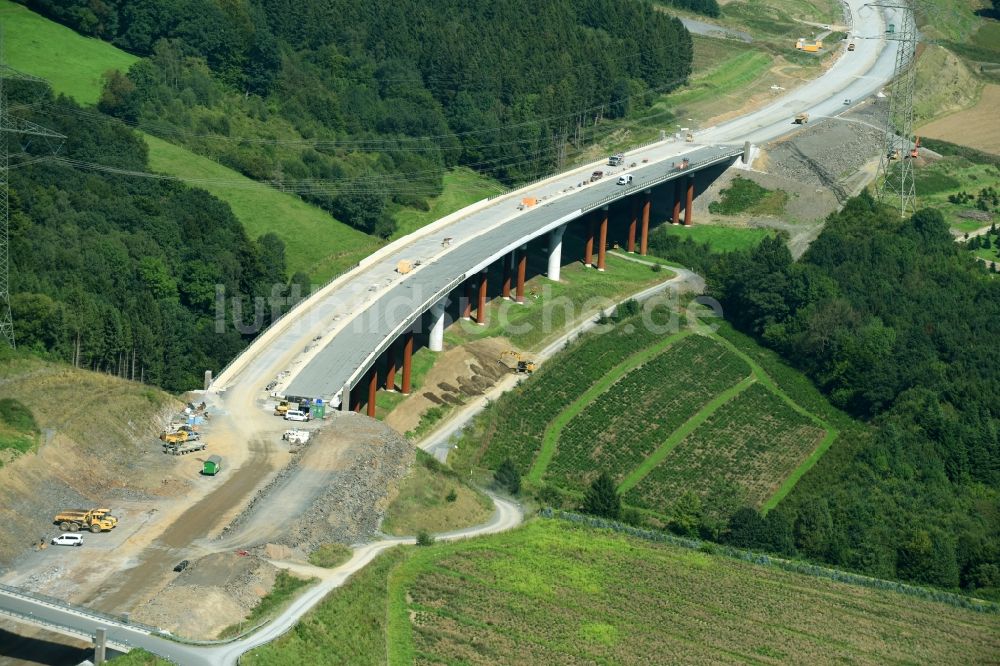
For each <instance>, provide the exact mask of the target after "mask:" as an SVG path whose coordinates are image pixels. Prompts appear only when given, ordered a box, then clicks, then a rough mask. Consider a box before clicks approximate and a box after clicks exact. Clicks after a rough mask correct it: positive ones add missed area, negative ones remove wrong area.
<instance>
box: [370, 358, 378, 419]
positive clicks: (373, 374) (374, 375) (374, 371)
mask: <svg viewBox="0 0 1000 666" xmlns="http://www.w3.org/2000/svg"><path fill="white" fill-rule="evenodd" d="M376 393H378V364H377V363H376V364H375V365H373V366H372V367H371V369H369V370H368V416H370V417H372V418H375V394H376Z"/></svg>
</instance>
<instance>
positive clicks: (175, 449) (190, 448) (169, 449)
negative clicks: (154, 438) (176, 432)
mask: <svg viewBox="0 0 1000 666" xmlns="http://www.w3.org/2000/svg"><path fill="white" fill-rule="evenodd" d="M204 450H205V442H183V443H179V444H169V443H167V442H164V443H163V452H164V453H166V454H169V455H172V456H183V455H185V454H187V453H194V452H195V451H204Z"/></svg>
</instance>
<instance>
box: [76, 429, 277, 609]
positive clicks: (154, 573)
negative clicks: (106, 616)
mask: <svg viewBox="0 0 1000 666" xmlns="http://www.w3.org/2000/svg"><path fill="white" fill-rule="evenodd" d="M268 448H269V447H268V446H267V445H266V444H265V443H264V442H263V441H261V440H256V439H255V440H253V441H252V442H251V443H250V446H249V454H250V456H249V458H248V459H247V461H246V462H245V463H244V464H243V465H241V466H240V467H239V469H236V470H233V471H232V472H231V476H230V478H229V479H227V480H226V482H225V483H223V484H221V485H219V487H218V488H217V489H216V490H214V491H212V492H211V493H209V494H208V495H206V496H205V497H204V498H203V499H202V500H201V501H199V502H198V503H196V504H194V505H193V506H191V507H189V508H188V509H187V510H186V511H185V512H184V513H183V514H181V515H180V517H179V518H177V520H175V521H173V522H172V523H171V525H170V527H168V528H167V529H166V530H164V532H163V534H162V535H160V537H159V538H158V539H156V540H155V541H154V542H153V543H152V544H151V545H150V547H149V548H148V549H146V550H145V551H144V556H143V557H142V559H141V560H140V562H139V564H138V566H136V567H133V568H132V569H129V570H127V571H125V572H123V573H122V575H121V576H116V577H114V578H112V579H111V580H110V581H109V582H108V583H106V584H105V585H104V586H103V587H101V588H100V590H99V591H98V594H97V596H96V598H95V599H94V600H93V601H92V603H91V604H90V605H91V606H92V607H94V608H97V609H98V610H101V611H105V612H109V613H119V612H122V611H123V610H126V609H131V608H132V607H134V606H135V605H136V604H137V602H140V601H142V600H143V599H145V598H146V597H148V596H149V595H150V594H152V593H155V592H156V590H158V589H159V588H160V586H161V585H162V584H163V583H165V582H166V580H165V579H167V578H168V577H169V572H170V571H171V569H172V567H173V566H174V565H175V564H176V563H177V562H179V561H180V560H182V559H183V558H184V554H185V551H184V550H183V549H184V548H185V547H187V546H188V545H190V544H191V543H192V542H193V541H195V540H196V539H199V538H201V537H205V536H207V535H208V534H209V533H210V532H211V531H212V530H213V529H215V528H217V527H218V523H219V522H220V520H221V519H222V518H223V517H224V516H225V515H226V514H227V513H229V512H230V511H232V510H233V509H235V508H236V507H238V506H241V505H242V504H243V502H244V501H245V500H246V498H247V496H248V495H249V494H250V493H251V492H253V490H254V488H256V487H257V486H258V485H259V484H260V483H261V481H263V479H264V477H265V476H267V474H268V473H269V472H271V471H272V465H271V456H270V455H269V451H268ZM226 472H229V470H224V472H223V473H226Z"/></svg>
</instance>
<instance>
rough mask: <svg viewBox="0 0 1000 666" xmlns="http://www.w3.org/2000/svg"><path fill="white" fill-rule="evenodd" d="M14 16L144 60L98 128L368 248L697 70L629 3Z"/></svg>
mask: <svg viewBox="0 0 1000 666" xmlns="http://www.w3.org/2000/svg"><path fill="white" fill-rule="evenodd" d="M25 4H27V5H28V6H29V7H31V8H32V9H35V10H37V11H39V12H41V13H44V14H46V15H47V16H50V17H52V18H54V19H56V20H58V21H62V22H64V23H66V24H68V25H70V26H71V27H73V28H75V29H77V30H79V31H81V32H83V33H84V34H89V35H95V36H97V37H100V38H102V39H106V40H109V41H111V42H113V43H114V44H116V45H118V46H120V47H122V48H123V49H126V50H128V51H131V52H133V53H137V54H140V55H144V56H149V57H148V58H144V59H143V60H141V61H140V62H138V63H137V64H136V65H134V66H133V67H132V68H131V70H130V71H129V72H128V74H127V76H121V75H109V77H108V81H107V85H106V89H105V93H104V96H103V98H102V99H101V102H100V108H101V109H102V110H104V111H105V112H107V113H110V114H112V115H115V116H117V117H119V118H122V119H124V120H126V121H128V122H138V123H140V125H141V126H142V127H144V128H146V129H147V130H149V131H152V132H154V133H157V134H159V135H161V136H163V137H165V138H168V139H170V140H171V141H175V142H180V143H183V144H185V145H187V146H189V147H191V148H192V149H194V150H196V151H197V152H199V153H202V154H205V155H208V156H210V157H212V158H214V159H217V160H218V161H220V162H222V163H224V164H226V165H228V166H231V167H233V168H235V169H237V170H239V171H241V172H243V173H245V174H246V175H248V176H250V177H252V178H256V179H260V180H264V181H267V182H272V183H274V184H275V185H276V186H279V187H282V188H285V189H288V190H290V191H294V192H298V193H299V194H301V195H302V196H303V197H304V198H305V199H306V200H308V201H310V202H313V203H316V204H317V205H319V206H321V207H323V208H325V209H326V210H328V211H329V212H331V213H332V214H333V215H334V216H336V217H337V218H338V219H341V220H342V221H344V222H346V223H348V224H351V225H352V226H354V227H357V228H359V229H362V230H364V231H366V232H369V233H373V234H377V235H380V236H388V235H389V234H390V233H391V232H392V230H393V221H392V218H391V212H392V208H393V207H394V206H400V205H410V206H418V207H425V206H426V200H427V198H428V197H431V196H434V195H436V194H438V193H439V192H440V190H441V174H442V170H443V169H444V168H446V167H450V166H454V165H457V164H462V165H467V166H471V167H473V168H476V169H478V170H480V171H483V172H485V173H488V174H490V175H492V176H495V177H497V178H499V179H501V180H503V181H505V182H508V183H511V182H515V181H523V180H526V179H530V178H533V177H536V176H538V175H540V174H543V173H546V172H548V171H550V170H551V169H552V168H553V167H554V166H556V165H557V164H558V161H559V159H560V156H561V155H563V154H564V153H565V150H566V149H567V146H568V144H569V142H570V141H571V140H574V139H575V137H576V132H577V127H578V125H588V124H589V125H593V124H594V122H595V120H597V119H601V118H620V117H623V116H625V115H627V114H628V113H629V112H630V111H632V110H633V109H634V108H638V107H642V106H645V105H648V104H649V103H650V102H651V101H652V99H653V98H654V97H655V96H656V95H658V94H660V93H662V92H667V91H669V90H671V89H673V88H676V87H677V86H679V85H681V84H683V83H684V82H685V80H686V78H687V77H688V75H689V74H690V72H691V60H692V43H691V37H690V35H689V34H688V33H687V31H686V30H685V29H684V27H683V26H682V25H681V23H680V21H678V20H677V19H675V18H673V17H671V16H669V15H667V14H664V13H663V12H661V11H656V10H654V9H653V7H652V5H650V4H649V3H648V2H644V1H641V0H555V1H553V2H545V3H537V2H530V1H528V0H508V1H506V2H494V1H492V0H392V1H389V0H381V1H378V2H368V3H357V2H348V1H347V0H309V1H306V2H301V1H298V0H296V1H295V2H292V1H290V0H250V1H248V2H217V1H215V0H142V1H138V2H136V1H134V0H129V1H128V2H125V1H124V0H105V1H104V2H93V1H91V0H75V1H73V2H55V1H54V0H28V1H27V2H26V3H25Z"/></svg>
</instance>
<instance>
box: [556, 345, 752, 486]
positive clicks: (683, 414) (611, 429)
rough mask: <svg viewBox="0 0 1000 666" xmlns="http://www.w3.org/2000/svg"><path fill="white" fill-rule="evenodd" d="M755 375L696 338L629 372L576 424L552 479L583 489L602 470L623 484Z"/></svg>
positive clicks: (563, 442) (562, 444)
mask: <svg viewBox="0 0 1000 666" xmlns="http://www.w3.org/2000/svg"><path fill="white" fill-rule="evenodd" d="M748 374H750V366H748V365H747V364H746V363H745V362H743V360H742V359H740V358H739V357H738V356H736V355H735V354H732V353H730V352H729V351H727V350H726V349H725V348H724V347H723V346H722V345H720V344H719V343H717V342H715V341H713V340H711V339H709V338H706V337H704V336H700V335H692V336H688V337H687V338H685V339H683V340H681V341H680V342H678V343H676V344H675V345H673V346H672V347H670V348H669V349H668V350H667V351H665V352H663V353H661V354H660V355H659V356H657V357H656V358H654V359H653V360H651V361H649V362H648V363H646V364H644V365H642V366H641V367H639V368H637V369H636V370H635V371H633V372H630V373H629V374H628V375H626V376H625V377H624V378H623V379H621V380H620V381H619V382H617V383H615V384H614V385H613V386H612V387H611V388H609V389H608V390H607V391H606V392H604V393H603V394H602V395H601V396H600V397H598V398H597V399H596V400H594V402H592V403H591V404H590V405H589V406H588V407H587V409H586V410H585V411H583V412H581V413H580V414H578V415H577V416H576V417H575V418H573V419H572V420H571V421H570V422H569V424H568V425H567V426H566V428H565V429H564V430H563V431H562V433H561V434H560V436H559V439H558V444H557V452H556V454H555V457H554V459H553V460H552V464H551V465H550V466H549V471H548V474H547V477H548V479H549V480H551V481H554V482H556V483H557V484H559V485H561V486H563V487H566V488H572V489H576V490H583V489H584V488H585V487H586V486H587V485H589V484H590V482H591V481H592V480H593V478H594V477H595V476H597V474H598V473H599V471H606V472H608V473H609V474H611V476H612V477H613V478H615V479H616V480H618V481H621V480H622V479H623V478H624V476H625V475H626V474H627V473H628V472H630V471H631V470H632V469H634V468H635V467H636V466H637V465H638V464H639V463H641V462H642V461H643V460H644V459H645V458H646V457H647V456H649V455H650V454H652V453H653V451H655V450H656V449H657V447H658V446H659V445H661V444H662V443H663V442H664V441H666V439H667V438H668V437H669V436H670V433H672V432H673V431H674V430H675V429H676V428H678V427H679V426H680V425H681V424H683V423H684V422H685V421H687V420H688V419H689V418H691V417H692V416H694V415H695V414H696V413H697V412H698V411H699V410H700V409H701V408H702V407H704V405H705V404H707V403H708V402H709V401H710V400H711V399H712V398H713V397H715V396H716V395H718V394H719V393H720V392H722V391H724V390H725V389H727V388H728V387H730V386H732V385H734V384H736V383H737V382H739V381H740V380H741V379H743V378H744V377H746V376H747V375H748Z"/></svg>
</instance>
